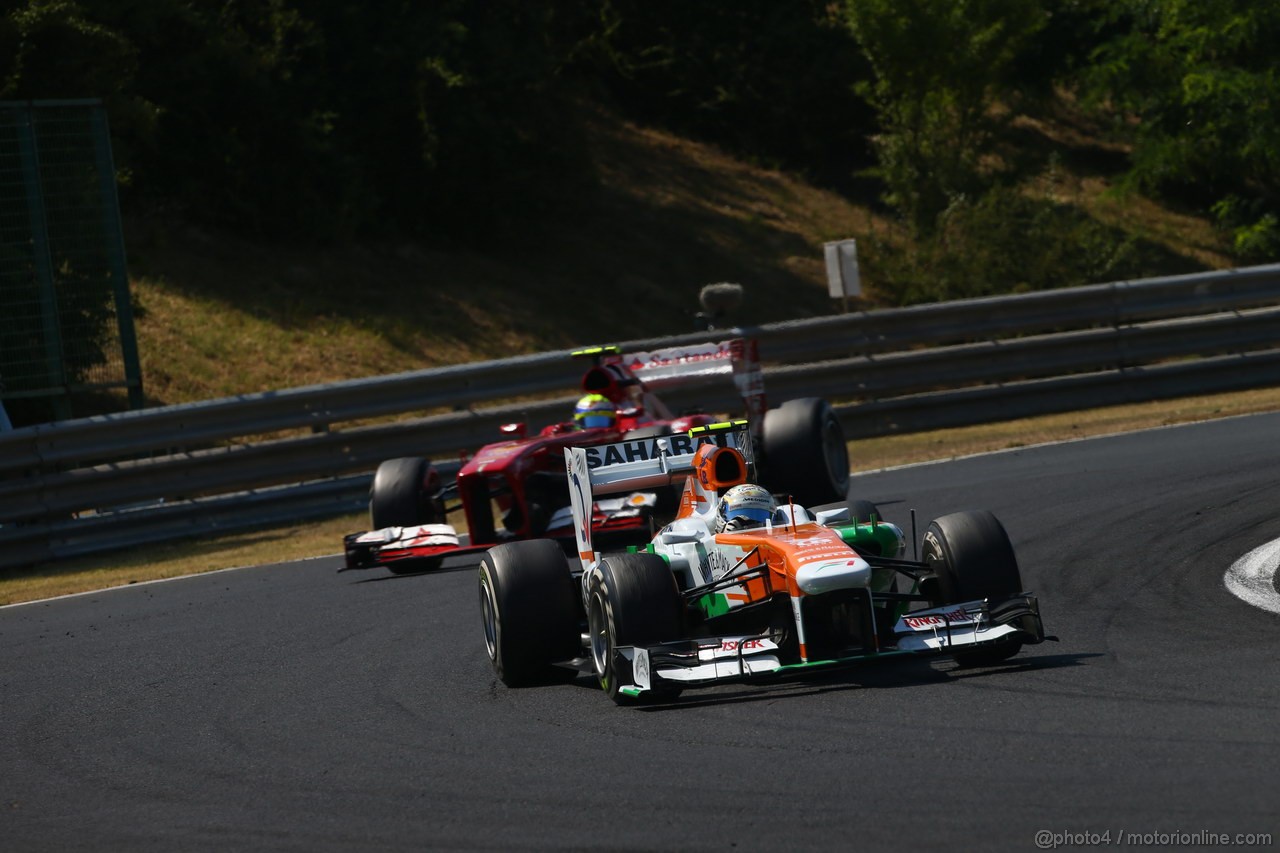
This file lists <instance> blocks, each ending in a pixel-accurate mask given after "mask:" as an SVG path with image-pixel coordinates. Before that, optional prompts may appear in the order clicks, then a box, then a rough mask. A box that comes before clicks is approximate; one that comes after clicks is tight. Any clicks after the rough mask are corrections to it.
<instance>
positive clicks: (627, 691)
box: [618, 687, 644, 699]
mask: <svg viewBox="0 0 1280 853" xmlns="http://www.w3.org/2000/svg"><path fill="white" fill-rule="evenodd" d="M618 692H619V693H621V694H622V695H623V696H630V697H631V698H633V699H634V698H635V697H637V696H639V695H640V694H641V693H643V692H644V691H643V690H641V689H640V688H638V687H619V688H618Z"/></svg>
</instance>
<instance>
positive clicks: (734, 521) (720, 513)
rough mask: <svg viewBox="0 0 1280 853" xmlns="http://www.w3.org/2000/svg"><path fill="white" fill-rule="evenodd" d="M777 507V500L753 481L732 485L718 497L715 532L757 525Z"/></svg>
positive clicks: (766, 519) (767, 518)
mask: <svg viewBox="0 0 1280 853" xmlns="http://www.w3.org/2000/svg"><path fill="white" fill-rule="evenodd" d="M777 508H778V502H777V501H775V500H774V499H773V495H771V494H769V490H768V489H764V488H762V487H760V486H757V485H755V484H753V483H743V484H742V485H739V486H734V487H733V488H732V489H730V490H729V491H727V492H725V493H724V494H723V495H722V496H721V497H720V502H719V504H717V505H716V519H715V532H716V533H724V532H728V531H733V530H743V529H745V528H748V527H759V526H760V525H762V524H764V523H765V522H766V521H768V520H769V519H770V518H772V517H773V513H774V511H775V510H777Z"/></svg>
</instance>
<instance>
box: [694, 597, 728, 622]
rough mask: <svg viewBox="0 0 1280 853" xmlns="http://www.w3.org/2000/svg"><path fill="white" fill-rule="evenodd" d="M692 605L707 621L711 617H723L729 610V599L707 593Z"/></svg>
mask: <svg viewBox="0 0 1280 853" xmlns="http://www.w3.org/2000/svg"><path fill="white" fill-rule="evenodd" d="M694 603H695V604H696V605H697V606H698V607H700V608H701V609H702V613H703V615H705V616H706V617H707V618H708V619H710V618H711V617H713V616H723V615H724V614H726V613H728V612H729V610H730V607H729V599H728V598H726V597H724V596H723V595H721V594H720V593H718V592H709V593H707V594H706V595H704V596H701V597H700V598H699V599H698V600H697V601H695V602H694Z"/></svg>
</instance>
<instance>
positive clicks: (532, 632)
mask: <svg viewBox="0 0 1280 853" xmlns="http://www.w3.org/2000/svg"><path fill="white" fill-rule="evenodd" d="M479 584H480V619H481V623H482V625H483V628H484V641H485V650H486V652H487V653H488V655H489V663H490V664H491V665H492V666H493V671H494V673H495V674H496V675H497V676H498V678H499V679H501V680H502V683H503V684H506V685H507V686H508V687H523V686H526V685H531V684H542V683H547V682H551V681H556V680H565V679H568V678H571V677H572V676H573V671H572V670H570V669H567V668H564V667H555V666H553V664H554V663H556V662H557V661H567V660H571V659H573V658H575V657H577V656H578V654H579V653H580V652H581V650H582V635H581V631H580V629H581V622H580V620H579V618H578V613H579V612H580V609H579V607H578V606H577V604H576V602H575V599H574V597H575V595H577V587H576V585H575V584H574V581H573V576H572V575H571V574H570V573H569V563H568V561H567V560H566V558H565V555H564V550H563V549H562V548H561V547H560V545H559V544H558V543H556V542H554V541H552V540H550V539H533V540H529V541H526V542H509V543H506V544H504V545H498V546H497V547H495V548H490V549H489V550H488V551H487V552H485V555H484V556H483V557H481V559H480V570H479Z"/></svg>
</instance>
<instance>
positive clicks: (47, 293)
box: [0, 101, 142, 425]
mask: <svg viewBox="0 0 1280 853" xmlns="http://www.w3.org/2000/svg"><path fill="white" fill-rule="evenodd" d="M129 306H130V303H129V290H128V281H127V278H126V273H125V258H124V240H123V237H122V234H121V228H120V214H119V206H118V203H117V200H116V187H115V168H114V166H113V164H112V159H111V144H110V137H109V135H108V131H107V120H106V113H105V110H104V109H103V107H102V104H101V103H100V102H98V101H34V102H21V103H18V102H0V383H3V386H2V387H0V400H3V401H4V402H5V404H6V406H7V408H8V409H9V412H10V414H11V415H14V411H15V408H18V409H21V410H22V411H23V412H24V413H27V417H26V418H23V419H22V420H27V421H30V420H39V419H41V418H39V417H38V416H36V417H32V416H31V414H30V413H32V412H39V411H41V407H39V406H33V405H32V402H33V401H42V402H44V403H46V404H47V405H46V406H44V407H43V409H44V410H45V411H47V412H48V417H50V418H57V419H60V418H66V417H72V416H78V415H81V414H87V413H95V412H96V411H100V410H101V409H102V407H103V406H104V403H103V400H102V392H106V391H109V390H111V389H123V391H124V392H125V396H127V399H128V403H129V405H130V406H131V407H134V408H136V407H140V406H141V405H142V383H141V378H140V371H139V368H138V357H137V348H136V343H135V339H134V334H133V319H132V314H131V311H130V307H129ZM14 421H15V422H18V421H20V418H19V417H17V416H16V415H15V416H14ZM19 425H21V423H19Z"/></svg>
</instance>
